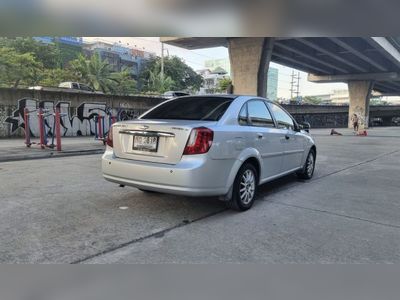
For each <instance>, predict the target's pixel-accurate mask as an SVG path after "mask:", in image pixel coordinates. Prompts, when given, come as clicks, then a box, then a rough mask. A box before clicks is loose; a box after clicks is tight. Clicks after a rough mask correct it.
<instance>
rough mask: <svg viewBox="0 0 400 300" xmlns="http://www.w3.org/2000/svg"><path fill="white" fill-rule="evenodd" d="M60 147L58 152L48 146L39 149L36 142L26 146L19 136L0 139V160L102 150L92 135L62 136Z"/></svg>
mask: <svg viewBox="0 0 400 300" xmlns="http://www.w3.org/2000/svg"><path fill="white" fill-rule="evenodd" d="M31 142H32V143H38V142H39V140H38V139H34V138H33V139H32V140H31ZM61 148H62V149H61V150H62V151H60V152H58V151H56V149H54V148H48V147H46V148H45V149H41V148H40V147H39V146H38V145H37V144H33V145H31V147H29V148H28V147H26V146H25V140H24V139H21V138H15V139H0V162H3V161H17V160H25V159H37V158H49V157H56V156H57V157H65V156H74V155H82V154H95V153H101V152H102V151H104V146H103V142H101V141H98V140H95V139H94V137H63V138H62V141H61Z"/></svg>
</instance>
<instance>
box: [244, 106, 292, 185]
mask: <svg viewBox="0 0 400 300" xmlns="http://www.w3.org/2000/svg"><path fill="white" fill-rule="evenodd" d="M242 110H243V111H241V115H242V116H243V115H244V111H245V113H246V126H248V127H249V132H250V144H251V146H252V147H254V148H256V149H257V150H258V151H259V152H260V154H261V157H262V164H263V166H262V173H261V174H260V179H261V180H263V179H267V178H270V177H273V176H275V175H278V174H280V173H281V172H282V155H283V152H284V143H282V139H284V134H282V133H281V132H280V130H279V129H277V128H276V127H275V122H274V120H273V118H272V115H271V113H270V111H269V109H268V107H267V105H266V103H265V102H264V101H262V100H258V99H253V100H249V101H247V103H246V104H245V106H244V107H243V108H242ZM242 119H243V117H242Z"/></svg>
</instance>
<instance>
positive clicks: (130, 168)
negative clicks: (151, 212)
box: [102, 95, 317, 211]
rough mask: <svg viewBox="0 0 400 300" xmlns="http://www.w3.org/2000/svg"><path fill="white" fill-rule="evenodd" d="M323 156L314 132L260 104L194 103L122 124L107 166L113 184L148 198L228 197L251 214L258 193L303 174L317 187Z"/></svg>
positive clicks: (172, 103)
mask: <svg viewBox="0 0 400 300" xmlns="http://www.w3.org/2000/svg"><path fill="white" fill-rule="evenodd" d="M316 154H317V150H316V146H315V143H314V140H313V138H312V137H311V135H310V134H309V133H308V127H307V126H306V125H299V124H297V123H296V121H295V120H294V119H293V117H292V116H291V115H290V114H289V113H288V112H286V111H285V110H284V109H283V108H282V107H280V106H279V105H277V104H276V103H274V102H272V101H270V100H267V99H264V98H260V97H253V96H234V95H223V96H222V95H221V96H216V95H209V96H187V97H180V98H175V99H172V100H168V101H166V102H163V103H161V104H159V105H158V106H156V107H154V108H152V109H151V110H149V111H147V112H146V113H144V114H143V115H142V116H140V117H139V118H138V119H137V120H133V121H124V122H118V123H115V124H114V125H113V126H112V129H111V130H110V133H109V135H108V139H107V147H106V151H105V153H104V155H103V158H102V170H103V176H104V178H105V179H106V180H109V181H111V182H115V183H117V184H120V185H121V186H125V185H129V186H133V187H137V188H139V189H140V190H142V191H149V192H150V191H153V192H162V193H169V194H179V195H188V196H220V199H222V200H224V201H226V202H227V203H228V205H229V206H230V207H232V208H234V209H236V210H240V211H243V210H247V209H249V208H250V207H251V206H252V205H253V203H254V200H255V196H256V192H257V187H258V186H259V185H260V184H263V183H266V182H268V181H271V180H273V179H276V178H278V177H281V176H284V175H287V174H289V173H292V172H296V173H297V174H298V176H300V177H301V178H305V179H310V178H311V177H312V176H313V173H314V167H315V158H316Z"/></svg>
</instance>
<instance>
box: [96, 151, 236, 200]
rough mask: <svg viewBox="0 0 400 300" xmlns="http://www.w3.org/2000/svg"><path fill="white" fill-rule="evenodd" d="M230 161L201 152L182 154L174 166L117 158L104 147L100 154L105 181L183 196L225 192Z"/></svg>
mask: <svg viewBox="0 0 400 300" xmlns="http://www.w3.org/2000/svg"><path fill="white" fill-rule="evenodd" d="M232 166H233V161H231V160H211V159H210V158H208V157H207V155H206V154H204V155H188V156H183V157H182V159H181V161H180V162H179V163H178V164H176V165H168V164H160V163H149V162H141V161H135V160H129V159H122V158H117V157H115V156H114V154H113V151H112V149H111V148H109V147H107V150H106V152H105V153H104V155H103V157H102V171H103V176H104V178H105V179H106V180H108V181H111V182H114V183H118V184H123V185H128V186H133V187H137V188H141V189H146V190H151V191H157V192H161V193H167V194H177V195H186V196H219V195H225V194H226V193H228V190H229V186H227V185H228V176H229V173H230V171H231V169H232Z"/></svg>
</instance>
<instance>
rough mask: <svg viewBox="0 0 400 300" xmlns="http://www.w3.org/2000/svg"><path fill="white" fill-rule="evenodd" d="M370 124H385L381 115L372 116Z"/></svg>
mask: <svg viewBox="0 0 400 300" xmlns="http://www.w3.org/2000/svg"><path fill="white" fill-rule="evenodd" d="M370 125H371V126H382V125H383V119H382V118H379V117H374V118H371V121H370Z"/></svg>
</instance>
